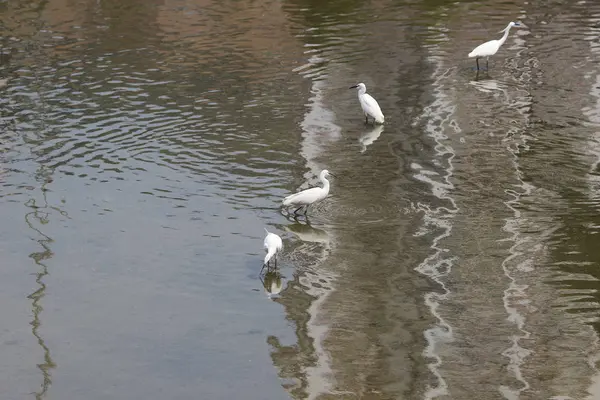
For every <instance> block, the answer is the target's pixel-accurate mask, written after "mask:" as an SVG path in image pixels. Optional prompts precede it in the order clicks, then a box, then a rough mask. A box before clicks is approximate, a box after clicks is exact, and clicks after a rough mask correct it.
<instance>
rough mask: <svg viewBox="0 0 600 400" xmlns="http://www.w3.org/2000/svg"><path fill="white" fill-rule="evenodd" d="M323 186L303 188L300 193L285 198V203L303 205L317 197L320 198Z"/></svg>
mask: <svg viewBox="0 0 600 400" xmlns="http://www.w3.org/2000/svg"><path fill="white" fill-rule="evenodd" d="M321 190H323V189H322V188H318V187H314V188H310V189H306V190H303V191H301V192H298V193H294V194H291V195H289V196H287V197H286V198H285V199H283V205H284V206H289V205H292V204H295V205H301V204H311V203H313V202H314V201H315V200H316V199H318V198H319V195H320V194H321Z"/></svg>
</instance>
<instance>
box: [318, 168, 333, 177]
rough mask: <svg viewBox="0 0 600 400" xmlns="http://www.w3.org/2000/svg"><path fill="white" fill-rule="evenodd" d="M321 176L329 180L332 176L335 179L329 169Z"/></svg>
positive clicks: (322, 172)
mask: <svg viewBox="0 0 600 400" xmlns="http://www.w3.org/2000/svg"><path fill="white" fill-rule="evenodd" d="M321 176H322V177H323V178H328V177H330V176H333V177H334V178H335V175H334V174H332V173H331V172H329V170H327V169H324V170H323V171H321Z"/></svg>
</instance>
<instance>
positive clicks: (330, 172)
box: [329, 88, 352, 178]
mask: <svg viewBox="0 0 600 400" xmlns="http://www.w3.org/2000/svg"><path fill="white" fill-rule="evenodd" d="M351 89H352V88H351ZM329 175H331V176H333V177H334V178H337V176H336V175H334V174H332V173H331V172H330V173H329Z"/></svg>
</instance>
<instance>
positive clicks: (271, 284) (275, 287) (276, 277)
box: [260, 270, 283, 299]
mask: <svg viewBox="0 0 600 400" xmlns="http://www.w3.org/2000/svg"><path fill="white" fill-rule="evenodd" d="M260 281H261V282H262V284H263V287H264V288H265V292H266V293H267V297H268V298H270V299H272V298H277V297H279V293H281V290H282V289H283V277H282V276H281V273H280V272H279V271H277V270H273V271H267V273H266V274H264V276H261V278H260Z"/></svg>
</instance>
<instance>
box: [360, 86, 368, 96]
mask: <svg viewBox="0 0 600 400" xmlns="http://www.w3.org/2000/svg"><path fill="white" fill-rule="evenodd" d="M365 93H367V88H359V89H358V95H359V96H362V95H363V94H365Z"/></svg>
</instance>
